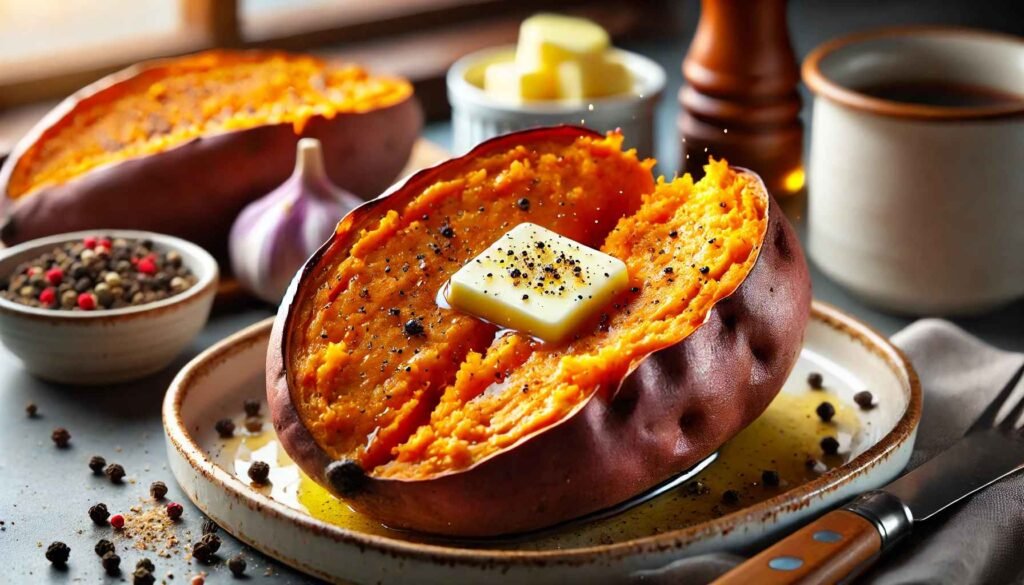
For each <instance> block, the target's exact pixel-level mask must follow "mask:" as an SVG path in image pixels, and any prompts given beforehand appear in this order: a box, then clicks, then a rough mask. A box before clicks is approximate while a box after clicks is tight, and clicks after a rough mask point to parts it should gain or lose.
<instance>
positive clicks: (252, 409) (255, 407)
mask: <svg viewBox="0 0 1024 585" xmlns="http://www.w3.org/2000/svg"><path fill="white" fill-rule="evenodd" d="M242 409H243V410H245V416H256V415H258V414H259V413H260V401H259V400H246V401H245V402H243V403H242Z"/></svg>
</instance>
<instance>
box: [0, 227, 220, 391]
mask: <svg viewBox="0 0 1024 585" xmlns="http://www.w3.org/2000/svg"><path fill="white" fill-rule="evenodd" d="M96 234H103V235H109V236H111V237H115V238H125V239H129V240H143V239H148V240H151V241H152V242H153V244H154V247H155V248H156V249H157V250H176V251H177V252H179V253H180V254H181V257H182V262H183V263H184V264H185V266H188V267H189V268H190V269H191V270H192V272H193V274H195V275H196V277H197V278H198V281H197V282H196V284H195V285H193V286H192V287H191V288H189V289H188V290H186V291H185V292H183V293H181V294H178V295H175V296H173V297H170V298H167V299H163V300H160V301H156V302H153V303H147V304H144V305H139V306H134V307H125V308H121V309H110V310H97V311H63V310H53V309H40V308H36V307H29V306H26V305H22V304H19V303H15V302H13V301H9V300H7V299H3V298H0V339H2V340H3V344H4V346H6V347H7V349H8V350H10V352H11V353H13V354H14V355H15V356H17V357H18V358H20V359H21V361H22V362H23V363H24V364H25V368H26V369H27V370H28V371H29V372H31V373H32V374H34V375H36V376H38V377H40V378H43V379H46V380H50V381H54V382H61V383H67V384H78V385H97V384H109V383H114V382H126V381H129V380H134V379H137V378H141V377H143V376H146V375H148V374H152V373H154V372H157V371H159V370H161V369H163V368H164V367H165V366H167V364H169V363H170V362H171V361H172V360H173V359H174V358H175V357H176V356H177V355H178V354H179V353H181V351H182V350H183V349H185V347H186V346H187V345H188V344H189V342H191V341H192V339H193V338H194V337H195V336H196V334H197V333H199V331H200V330H201V329H202V328H203V325H205V324H206V319H207V317H208V316H209V314H210V307H211V305H212V304H213V299H214V296H215V295H216V292H217V280H218V269H217V262H216V261H215V260H214V259H213V257H212V256H210V254H208V253H207V252H206V251H205V250H203V249H202V248H200V247H199V246H197V245H195V244H193V243H191V242H187V241H185V240H182V239H179V238H175V237H172V236H165V235H162V234H156V233H152V232H143V231H131V230H107V229H96V230H88V231H82V232H71V233H66V234H60V235H56V236H50V237H46V238H39V239H37V240H31V241H29V242H25V243H23V244H19V245H17V246H14V247H13V248H7V249H5V250H2V251H0V275H3V276H7V275H9V274H11V272H13V271H14V269H15V267H16V266H18V265H19V264H21V263H22V262H25V261H28V260H31V259H32V258H35V257H37V256H39V255H40V254H42V253H44V252H47V251H49V250H50V249H52V248H53V247H55V246H59V245H60V244H63V243H64V242H68V241H71V240H80V239H82V238H84V237H86V236H92V235H96Z"/></svg>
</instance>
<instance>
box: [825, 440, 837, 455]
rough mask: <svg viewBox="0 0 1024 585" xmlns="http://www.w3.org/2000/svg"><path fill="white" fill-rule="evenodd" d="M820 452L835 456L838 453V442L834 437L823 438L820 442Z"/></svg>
mask: <svg viewBox="0 0 1024 585" xmlns="http://www.w3.org/2000/svg"><path fill="white" fill-rule="evenodd" d="M821 451H822V452H823V453H824V454H825V455H835V454H836V453H838V452H839V441H837V440H836V438H835V437H825V438H824V439H822V440H821Z"/></svg>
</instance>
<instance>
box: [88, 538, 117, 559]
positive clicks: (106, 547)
mask: <svg viewBox="0 0 1024 585" xmlns="http://www.w3.org/2000/svg"><path fill="white" fill-rule="evenodd" d="M93 550H94V551H96V555H97V556H100V557H102V556H103V555H105V554H107V553H109V552H114V543H112V542H110V541H109V540H107V539H106V538H101V539H99V541H97V542H96V546H95V547H93Z"/></svg>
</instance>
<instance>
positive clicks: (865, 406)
mask: <svg viewBox="0 0 1024 585" xmlns="http://www.w3.org/2000/svg"><path fill="white" fill-rule="evenodd" d="M853 401H854V402H856V403H857V406H859V407H860V408H861V410H871V409H872V408H874V407H875V397H874V396H873V395H872V394H871V392H868V391H867V390H861V391H860V392H858V393H856V394H854V395H853Z"/></svg>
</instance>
